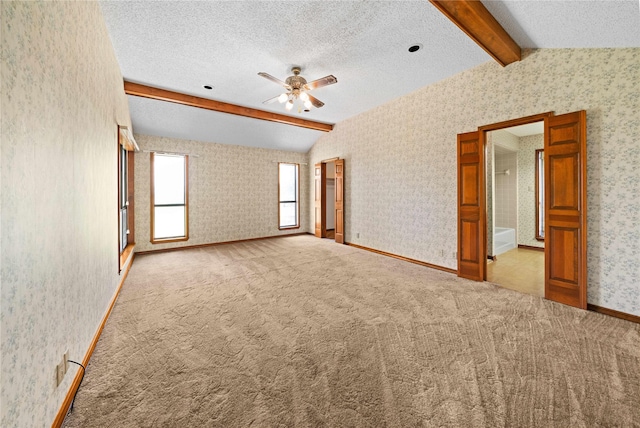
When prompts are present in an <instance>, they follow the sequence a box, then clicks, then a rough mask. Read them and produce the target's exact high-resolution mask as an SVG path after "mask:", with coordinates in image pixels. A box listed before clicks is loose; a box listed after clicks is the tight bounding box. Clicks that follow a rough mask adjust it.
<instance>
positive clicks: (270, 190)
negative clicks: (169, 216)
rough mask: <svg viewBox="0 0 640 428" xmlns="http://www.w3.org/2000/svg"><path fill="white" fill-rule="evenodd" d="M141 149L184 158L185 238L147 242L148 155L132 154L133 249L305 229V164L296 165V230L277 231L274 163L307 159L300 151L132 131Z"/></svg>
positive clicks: (164, 246)
mask: <svg viewBox="0 0 640 428" xmlns="http://www.w3.org/2000/svg"><path fill="white" fill-rule="evenodd" d="M136 141H137V142H138V145H139V146H140V149H141V150H164V151H167V152H177V153H187V154H193V155H197V157H195V156H191V157H190V158H189V240H188V241H183V242H173V243H167V244H151V242H149V241H150V238H151V235H150V229H151V227H150V226H151V224H150V218H149V215H150V176H151V175H150V174H151V173H150V169H149V168H150V161H149V159H150V154H149V153H144V152H140V153H136V155H135V178H134V179H135V207H136V211H135V235H136V236H135V239H136V251H148V250H156V249H161V248H174V247H183V246H189V245H198V244H209V243H213V242H224V241H232V240H238V239H248V238H259V237H263V236H274V235H285V234H290V233H300V232H306V231H307V230H308V229H307V225H308V224H309V218H308V212H309V210H308V207H307V203H308V201H309V196H308V195H309V193H308V192H309V182H308V173H307V172H308V166H307V165H301V166H300V201H301V207H300V217H301V222H300V226H301V227H300V229H291V230H282V231H281V230H278V164H277V162H292V163H300V164H303V163H304V164H306V163H307V155H306V154H305V153H295V152H287V151H279V150H268V149H259V148H255V147H243V146H232V145H226V144H214V143H202V142H198V141H187V140H179V139H174V138H164V137H155V136H150V135H136Z"/></svg>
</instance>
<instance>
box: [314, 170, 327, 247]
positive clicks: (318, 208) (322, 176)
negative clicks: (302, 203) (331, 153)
mask: <svg viewBox="0 0 640 428" xmlns="http://www.w3.org/2000/svg"><path fill="white" fill-rule="evenodd" d="M326 176H327V165H326V164H324V163H317V164H316V165H315V167H314V181H315V235H316V236H317V237H318V238H324V237H325V236H327V220H326V218H325V215H324V213H325V210H326V205H327V195H326V193H327V180H326Z"/></svg>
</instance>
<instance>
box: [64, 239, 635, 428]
mask: <svg viewBox="0 0 640 428" xmlns="http://www.w3.org/2000/svg"><path fill="white" fill-rule="evenodd" d="M65 426H67V427H248V426H251V427H320V426H327V427H385V426H388V427H445V426H448V427H533V426H536V427H595V426H603V427H632V426H640V326H639V325H637V324H633V323H631V322H627V321H622V320H619V319H615V318H611V317H608V316H605V315H600V314H596V313H592V312H586V311H581V310H577V309H573V308H569V307H567V306H564V305H560V304H556V303H552V302H549V301H545V300H543V299H541V298H538V297H534V296H529V295H525V294H520V293H517V292H514V291H510V290H507V289H503V288H500V287H496V286H494V285H492V284H489V283H475V282H472V281H467V280H463V279H460V278H457V277H456V276H455V275H452V274H448V273H444V272H439V271H436V270H432V269H428V268H425V267H421V266H418V265H414V264H410V263H406V262H402V261H399V260H395V259H392V258H389V257H385V256H381V255H377V254H373V253H369V252H366V251H362V250H359V249H355V248H353V247H348V246H344V245H338V244H335V243H332V242H331V241H327V240H322V239H316V238H313V237H311V236H295V237H287V238H276V239H270V240H263V241H255V242H249V243H238V244H230V245H223V246H216V247H209V248H205V249H197V250H187V251H177V252H171V253H162V254H154V255H146V256H140V257H137V258H136V260H135V262H134V265H133V267H132V269H131V272H130V274H129V277H128V278H127V280H126V282H125V284H124V287H123V290H122V294H121V296H120V298H119V300H118V302H117V304H116V306H115V308H114V311H113V313H112V314H111V317H110V319H109V321H108V323H107V325H106V327H105V330H104V332H103V334H102V337H101V339H100V341H99V343H98V345H97V347H96V349H95V352H94V354H93V358H92V359H91V362H90V364H89V367H88V369H87V373H86V376H85V380H84V383H83V385H82V387H81V388H80V392H79V393H78V397H77V401H76V404H75V409H74V411H73V413H72V414H71V415H70V416H69V417H68V418H67V421H66V422H65Z"/></svg>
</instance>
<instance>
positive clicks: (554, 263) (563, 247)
mask: <svg viewBox="0 0 640 428" xmlns="http://www.w3.org/2000/svg"><path fill="white" fill-rule="evenodd" d="M586 122H587V121H586V112H585V111H578V112H575V113H569V114H564V115H561V116H551V117H548V118H545V147H544V156H545V185H546V188H545V205H546V207H547V209H546V211H545V239H546V240H547V242H546V245H545V297H546V298H547V299H550V300H554V301H556V302H560V303H564V304H567V305H571V306H575V307H578V308H582V309H586V308H587V223H586V221H587V181H586V178H587V177H586V171H587V170H586V165H587V163H586V161H587V150H586V143H587V136H586V134H587V131H586Z"/></svg>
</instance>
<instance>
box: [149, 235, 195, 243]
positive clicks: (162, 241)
mask: <svg viewBox="0 0 640 428" xmlns="http://www.w3.org/2000/svg"><path fill="white" fill-rule="evenodd" d="M188 240H189V237H188V236H185V237H183V238H166V239H152V240H151V241H150V242H151V243H152V244H167V243H170V242H183V241H188Z"/></svg>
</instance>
